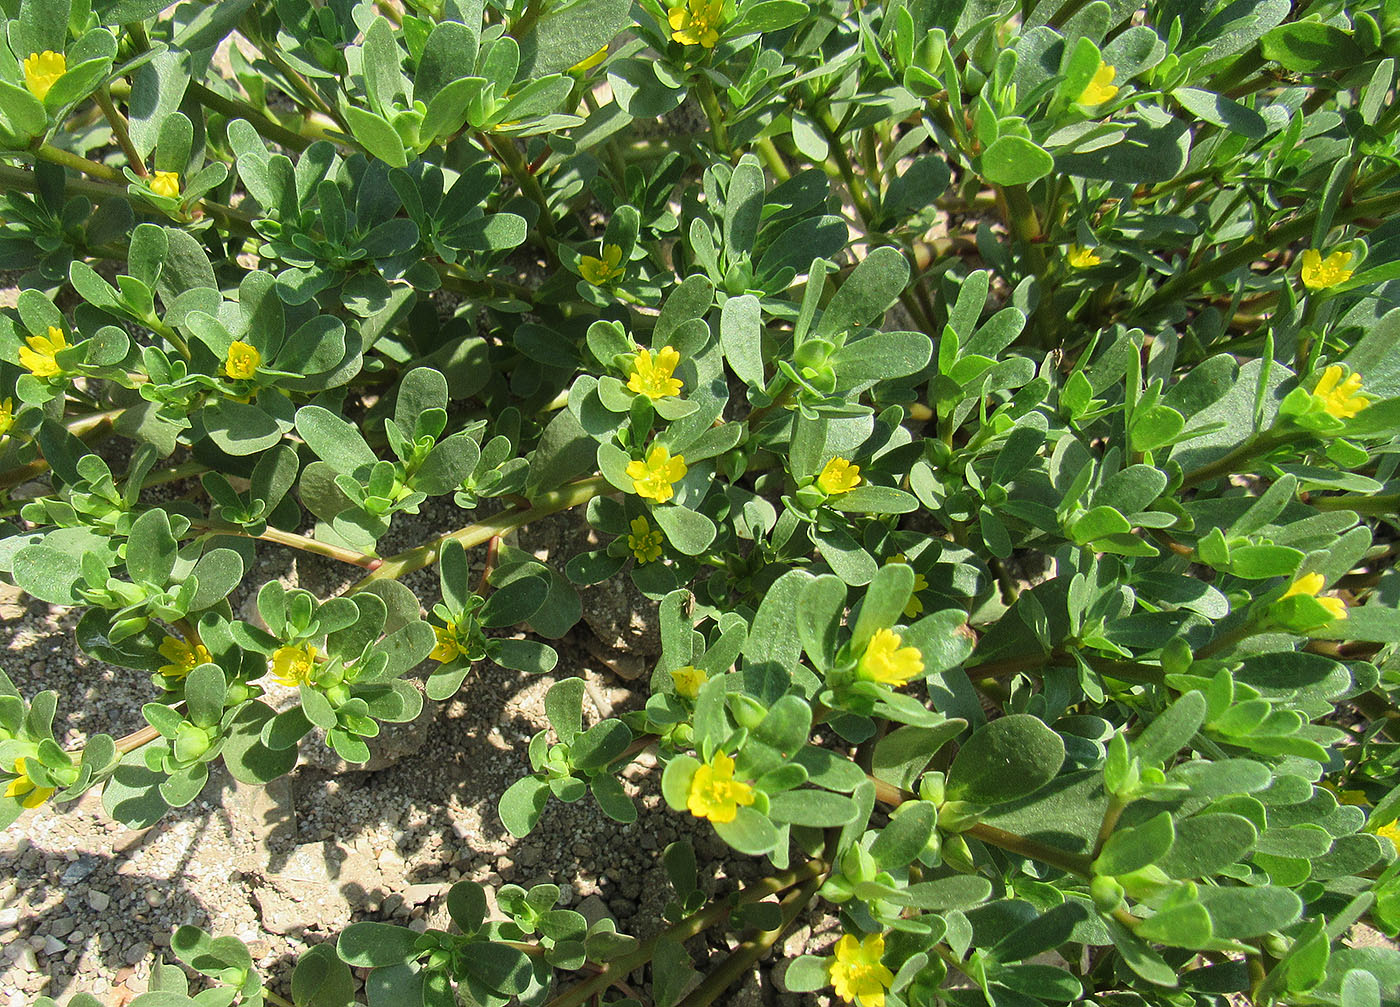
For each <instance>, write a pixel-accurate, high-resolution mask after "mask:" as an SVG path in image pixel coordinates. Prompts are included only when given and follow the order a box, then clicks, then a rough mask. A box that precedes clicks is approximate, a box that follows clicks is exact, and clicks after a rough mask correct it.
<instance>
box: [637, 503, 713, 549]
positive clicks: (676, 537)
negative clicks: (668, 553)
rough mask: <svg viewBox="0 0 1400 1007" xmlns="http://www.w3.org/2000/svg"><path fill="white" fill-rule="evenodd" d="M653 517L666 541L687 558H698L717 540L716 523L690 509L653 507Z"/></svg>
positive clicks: (663, 506)
mask: <svg viewBox="0 0 1400 1007" xmlns="http://www.w3.org/2000/svg"><path fill="white" fill-rule="evenodd" d="M651 516H652V518H653V519H655V521H656V524H657V526H658V527H659V528H660V529H661V530H662V531H663V532H665V534H666V541H668V542H670V543H671V545H673V546H674V547H675V549H676V551H677V552H679V553H681V554H683V555H685V556H698V555H700V554H701V553H703V552H704V551H705V550H706V549H708V548H709V547H710V543H712V542H713V541H714V540H715V535H716V533H717V529H716V528H715V523H714V522H713V521H711V520H710V519H709V518H708V517H706V516H705V515H704V514H701V513H700V512H699V511H694V510H691V509H690V508H689V507H680V506H675V505H672V506H666V505H661V506H657V507H653V508H652V510H651Z"/></svg>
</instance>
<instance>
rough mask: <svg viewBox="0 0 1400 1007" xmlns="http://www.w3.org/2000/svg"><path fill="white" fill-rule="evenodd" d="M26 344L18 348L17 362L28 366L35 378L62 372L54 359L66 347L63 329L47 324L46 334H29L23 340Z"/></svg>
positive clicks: (66, 341)
mask: <svg viewBox="0 0 1400 1007" xmlns="http://www.w3.org/2000/svg"><path fill="white" fill-rule="evenodd" d="M24 341H25V342H26V343H28V344H29V345H28V346H21V347H20V348H19V362H20V363H21V364H23V365H24V366H25V367H28V368H29V373H30V374H33V375H34V376H35V377H36V378H52V377H55V376H57V375H59V374H62V373H63V368H62V367H61V366H59V363H58V361H57V360H56V359H55V358H56V357H57V356H58V354H59V353H60V352H62V351H63V350H66V349H68V340H67V339H65V338H64V336H63V330H62V329H60V328H59V327H58V326H56V325H50V326H49V332H48V335H46V336H29V337H27V338H26V339H25V340H24Z"/></svg>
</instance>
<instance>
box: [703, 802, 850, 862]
mask: <svg viewBox="0 0 1400 1007" xmlns="http://www.w3.org/2000/svg"><path fill="white" fill-rule="evenodd" d="M833 796H834V795H833ZM712 824H713V825H714V827H715V833H716V834H717V835H718V836H719V837H720V838H721V839H723V840H724V841H725V842H726V843H728V844H729V845H730V846H732V847H733V848H734V849H736V850H738V851H739V852H740V853H747V854H748V855H749V856H754V857H757V856H761V855H763V854H764V853H767V852H768V851H769V850H771V849H773V847H774V846H776V845H777V844H778V839H779V834H778V830H777V829H776V828H774V827H773V823H772V822H770V821H769V820H768V819H767V818H765V817H764V816H763V815H760V814H759V813H758V812H757V811H755V810H754V809H753V808H745V807H741V808H739V809H738V813H737V814H736V815H735V816H734V821H732V822H714V823H712Z"/></svg>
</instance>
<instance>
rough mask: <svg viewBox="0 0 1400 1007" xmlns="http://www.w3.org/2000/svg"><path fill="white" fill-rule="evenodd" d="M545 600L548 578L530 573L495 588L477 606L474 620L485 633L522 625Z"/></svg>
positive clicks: (547, 594) (547, 592) (547, 593)
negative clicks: (484, 601) (479, 622)
mask: <svg viewBox="0 0 1400 1007" xmlns="http://www.w3.org/2000/svg"><path fill="white" fill-rule="evenodd" d="M548 596H549V578H548V577H547V576H544V575H543V571H540V573H538V574H536V573H534V572H533V571H532V572H530V573H528V574H526V575H525V576H520V577H516V578H514V579H512V580H510V581H507V582H505V583H502V584H499V585H498V586H497V587H496V590H494V591H492V592H491V595H490V597H488V598H487V599H486V604H484V605H482V606H481V610H480V612H479V613H478V618H479V619H480V620H481V625H482V626H483V627H484V628H486V629H499V628H502V627H505V626H515V625H519V624H520V623H522V622H525V621H526V620H527V619H529V618H530V617H531V616H532V615H534V614H535V613H536V612H538V611H539V610H540V606H541V605H543V604H544V601H545V598H547V597H548Z"/></svg>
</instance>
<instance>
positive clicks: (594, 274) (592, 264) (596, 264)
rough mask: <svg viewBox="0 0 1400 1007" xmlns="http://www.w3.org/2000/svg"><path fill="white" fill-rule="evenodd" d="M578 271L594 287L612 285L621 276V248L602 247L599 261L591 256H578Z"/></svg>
mask: <svg viewBox="0 0 1400 1007" xmlns="http://www.w3.org/2000/svg"><path fill="white" fill-rule="evenodd" d="M578 271H579V274H580V275H582V276H583V278H584V279H585V280H587V281H588V282H589V283H591V284H593V286H595V287H601V286H605V285H606V284H609V283H612V281H613V280H615V279H617V278H618V277H619V276H621V275H622V271H623V270H622V246H620V245H604V246H603V257H602V258H601V259H598V258H595V257H594V256H592V255H581V256H579V260H578Z"/></svg>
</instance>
